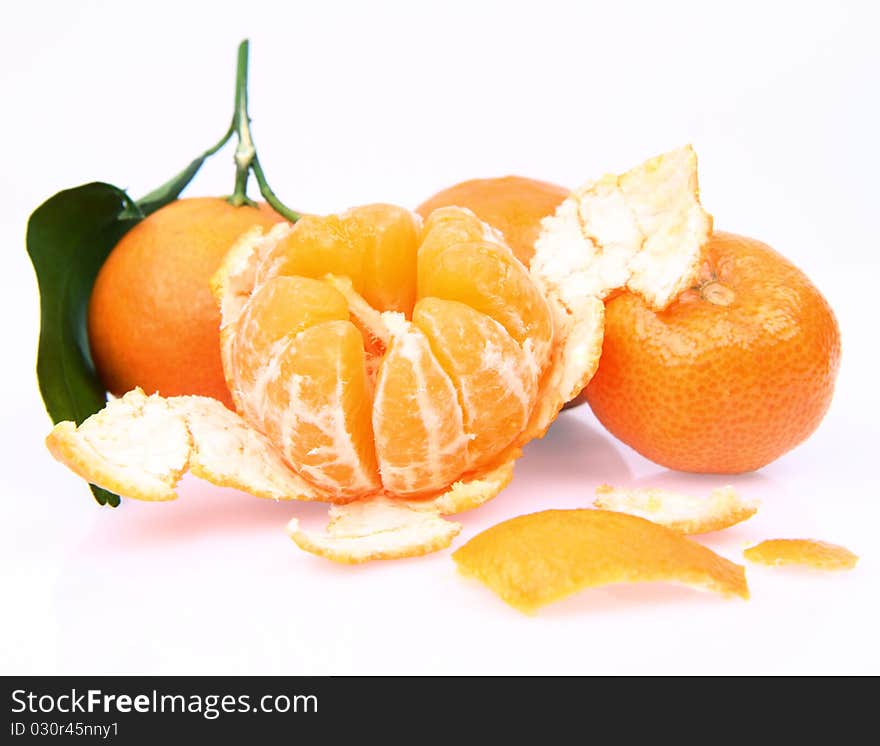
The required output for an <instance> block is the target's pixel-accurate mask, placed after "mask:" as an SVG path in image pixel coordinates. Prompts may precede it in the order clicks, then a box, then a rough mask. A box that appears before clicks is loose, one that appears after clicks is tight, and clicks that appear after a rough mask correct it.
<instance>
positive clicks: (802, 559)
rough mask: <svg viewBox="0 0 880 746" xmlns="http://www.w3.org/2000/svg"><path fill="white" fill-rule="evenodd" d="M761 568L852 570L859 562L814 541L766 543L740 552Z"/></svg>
mask: <svg viewBox="0 0 880 746" xmlns="http://www.w3.org/2000/svg"><path fill="white" fill-rule="evenodd" d="M743 556H745V558H746V559H747V560H749V562H757V563H759V564H762V565H771V566H780V565H802V566H804V567H813V568H815V569H817V570H852V569H853V568H854V567H855V566H856V563H857V562H858V561H859V558H858V556H857V555H855V554H853V553H852V552H851V551H849V549H846V548H844V547H841V546H838V545H837V544H829V543H828V542H827V541H816V540H815V539H769V540H767V541H762V542H761V543H760V544H756V545H755V546H753V547H749V548H748V549H746V550H745V552H743Z"/></svg>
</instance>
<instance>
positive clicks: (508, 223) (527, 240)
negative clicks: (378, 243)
mask: <svg viewBox="0 0 880 746" xmlns="http://www.w3.org/2000/svg"><path fill="white" fill-rule="evenodd" d="M568 194H569V190H568V189H565V188H564V187H561V186H557V185H556V184H550V183H548V182H546V181H537V180H536V179H527V178H525V177H522V176H503V177H498V178H493V179H471V180H470V181H462V182H461V183H459V184H454V185H453V186H451V187H449V188H448V189H444V190H443V191H441V192H437V194H435V195H434V196H433V197H430V198H428V199H427V200H425V201H424V202H423V203H422V204H421V205H419V206H418V207H417V208H416V212H418V213H419V214H420V215H421V216H422V217H423V218H427V217H428V215H430V214H431V213H432V212H433V211H434V210H436V209H437V208H439V207H449V206H458V207H466V208H468V209H469V210H472V211H473V213H474V214H475V215H476V216H477V217H478V218H480V220H482V221H484V222H486V223H488V224H489V225H491V226H492V227H494V228H496V229H497V230H498V231H499V232H500V233H501V235H502V236H503V237H504V240H505V241H506V243H507V245H508V246H510V248H511V249H513V253H514V254H516V257H517V259H519V260H520V261H521V262H522V263H523V264H525V265H528V264H529V262H530V261H531V259H532V255H533V254H534V253H535V248H534V247H535V240H536V239H537V238H538V233H539V231H540V229H541V219H542V218H544V217H546V216H547V215H551V214H552V213H553V211H554V210H555V209H556V208H557V206H558V205H559V204H560V203H561V202H562V200H564V199H565V198H566V197H567V196H568Z"/></svg>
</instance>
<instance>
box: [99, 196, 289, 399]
mask: <svg viewBox="0 0 880 746" xmlns="http://www.w3.org/2000/svg"><path fill="white" fill-rule="evenodd" d="M281 220H283V218H282V217H281V216H280V215H278V214H276V213H275V212H274V211H272V209H271V208H270V207H268V205H265V204H260V205H259V206H258V207H249V206H243V207H233V206H232V205H231V204H229V203H228V202H227V201H226V200H225V199H223V198H220V197H199V198H190V199H181V200H177V201H175V202H172V203H171V204H169V205H167V206H165V207H163V208H161V209H159V210H157V211H156V212H155V213H153V214H152V215H150V216H149V217H147V218H145V219H144V220H142V221H141V222H140V223H138V224H137V225H136V226H135V227H134V228H132V229H131V230H130V231H129V232H128V233H126V234H125V236H123V238H122V240H120V241H119V243H118V244H117V245H116V246H115V247H114V249H113V251H112V252H111V254H110V256H109V257H108V258H107V261H106V262H105V263H104V265H103V267H102V268H101V271H100V272H99V273H98V277H97V280H96V281H95V287H94V290H93V291H92V297H91V301H90V303H89V311H88V329H89V342H90V345H91V352H92V357H93V359H94V361H95V365H96V367H97V370H98V374H99V375H100V377H101V379H102V380H103V382H104V384H105V385H106V386H107V388H108V389H109V390H110V391H111V392H112V393H114V394H117V395H121V394H124V393H125V392H126V391H129V390H130V389H133V388H135V387H136V386H139V387H141V388H142V389H144V391H146V392H147V393H152V392H159V393H161V394H163V395H166V396H172V395H178V394H202V395H205V396H211V397H214V398H215V399H219V400H220V401H222V402H223V403H225V404H227V406H231V403H232V402H231V399H230V396H229V391H228V389H227V387H226V382H225V379H224V377H223V368H222V366H221V364H220V346H219V327H220V313H219V311H218V310H217V304H216V303H215V301H214V298H213V297H212V295H211V288H210V284H209V281H210V278H211V276H212V275H213V274H214V272H216V271H217V268H218V267H219V266H220V263H221V261H222V260H223V257H224V256H225V254H226V252H227V251H228V249H229V247H230V246H231V245H232V244H233V243H234V242H235V240H236V239H237V238H238V237H239V235H241V234H242V233H243V232H244V231H246V230H247V229H248V228H250V227H251V226H253V225H261V226H264V227H266V228H268V227H270V226H272V225H274V224H275V223H278V222H279V221H281Z"/></svg>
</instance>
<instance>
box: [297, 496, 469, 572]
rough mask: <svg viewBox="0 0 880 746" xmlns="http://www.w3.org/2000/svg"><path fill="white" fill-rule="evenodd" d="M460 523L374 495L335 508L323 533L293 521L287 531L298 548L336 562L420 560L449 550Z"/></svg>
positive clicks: (409, 503) (410, 505) (412, 504)
mask: <svg viewBox="0 0 880 746" xmlns="http://www.w3.org/2000/svg"><path fill="white" fill-rule="evenodd" d="M459 531H461V524H459V523H454V522H453V521H447V520H446V519H444V518H441V517H440V515H439V514H438V513H437V511H436V510H432V509H430V508H427V509H422V508H420V506H419V504H418V503H412V502H406V501H403V500H395V499H393V498H388V497H374V498H369V499H367V500H356V501H354V502H350V503H347V504H345V505H333V506H332V507H331V508H330V512H329V522H328V524H327V527H326V529H325V530H324V531H322V532H314V531H304V530H303V529H301V528H300V526H299V521H298V520H297V519H296V518H293V519H292V520H291V521H290V523H288V524H287V533H288V535H289V536H290V538H291V539H293V541H294V542H295V543H296V545H297V546H298V547H299V548H300V549H304V550H305V551H307V552H311V553H312V554H317V555H320V556H321V557H326V558H327V559H330V560H334V561H336V562H344V563H347V564H357V563H360V562H367V561H369V560H377V559H400V558H401V557H416V556H419V555H422V554H428V553H429V552H435V551H437V550H438V549H444V548H445V547H448V546H449V545H450V544H451V543H452V540H453V539H454V538H455V537H456V536H457V535H458V532H459Z"/></svg>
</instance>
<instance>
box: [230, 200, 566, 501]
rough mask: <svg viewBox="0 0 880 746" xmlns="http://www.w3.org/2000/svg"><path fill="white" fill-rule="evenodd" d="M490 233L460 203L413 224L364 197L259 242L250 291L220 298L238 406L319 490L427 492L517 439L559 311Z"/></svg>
mask: <svg viewBox="0 0 880 746" xmlns="http://www.w3.org/2000/svg"><path fill="white" fill-rule="evenodd" d="M282 234H283V235H282ZM462 236H467V237H468V238H469V239H472V240H469V241H466V242H461V241H459V239H460V238H461V237H462ZM484 236H490V237H492V236H491V234H489V233H487V229H486V227H485V226H484V225H482V224H481V223H480V221H479V220H477V218H476V217H474V215H473V214H472V213H469V212H465V211H463V210H457V209H455V210H450V209H447V210H446V211H445V212H444V213H441V214H440V215H438V216H437V217H436V218H434V219H429V220H428V221H427V223H426V225H425V228H424V231H422V230H421V226H420V224H419V221H418V218H417V216H415V215H414V214H413V213H411V212H409V211H408V210H404V209H402V208H398V207H395V206H392V205H369V206H365V207H359V208H354V209H352V210H349V211H347V212H346V213H343V214H340V215H329V216H323V217H321V216H306V217H304V218H302V219H301V220H300V221H299V222H298V223H297V224H296V225H294V226H291V227H289V228H287V229H282V230H280V231H278V232H277V237H275V238H270V239H266V240H264V241H263V243H262V244H261V245H260V246H259V247H258V248H257V250H256V252H257V253H256V255H255V266H254V274H253V278H254V279H253V285H252V287H251V288H250V291H249V293H248V295H247V297H245V298H242V300H243V303H242V304H241V306H240V308H238V309H237V310H232V309H231V308H229V307H226V308H224V312H223V331H222V339H223V365H224V370H225V372H226V375H227V379H228V382H229V387H230V389H231V391H232V394H233V398H234V400H235V402H236V406H237V409H238V411H239V412H241V413H242V415H243V416H244V417H245V419H247V420H249V421H250V422H251V423H252V424H253V425H254V426H255V427H256V428H258V429H259V430H261V431H262V432H264V433H266V435H267V436H268V437H269V438H270V440H272V441H273V442H275V443H277V444H279V446H280V447H281V449H282V452H283V454H284V456H285V458H286V460H287V462H288V463H289V464H291V465H295V467H296V469H297V470H298V471H299V472H300V473H301V474H302V475H303V476H304V477H306V478H307V479H308V480H309V481H310V482H312V483H313V484H314V485H315V486H316V488H318V489H320V490H322V491H324V492H325V493H326V495H327V498H328V499H329V500H332V501H341V502H345V501H348V500H351V499H354V498H358V497H364V496H366V495H371V494H376V493H379V492H384V493H388V494H393V495H401V496H419V495H430V494H432V493H436V492H438V491H442V490H444V489H445V488H446V487H448V486H449V485H451V484H452V483H454V482H455V481H456V480H457V479H459V478H460V477H461V476H462V475H464V474H468V473H472V472H474V471H475V470H478V469H481V468H484V467H486V466H487V465H492V464H494V463H496V460H497V458H498V457H499V456H501V455H502V454H503V453H504V452H505V451H506V449H507V448H508V447H509V446H511V445H515V444H519V442H520V439H521V436H522V434H523V433H524V432H525V430H526V426H527V424H528V422H529V417H530V415H531V413H532V409H533V406H534V402H535V397H536V395H537V387H538V376H539V375H540V373H541V372H542V371H543V370H544V369H545V367H546V365H547V362H548V360H549V357H550V347H551V344H552V339H553V321H552V317H551V312H550V308H549V306H548V304H547V301H546V300H545V298H544V297H543V295H542V294H541V292H540V291H539V289H538V287H537V286H536V284H535V283H534V282H533V280H532V278H531V277H530V275H529V273H528V270H527V269H526V268H525V267H524V266H523V265H522V264H520V263H519V262H518V261H517V260H516V259H515V258H514V256H513V254H512V252H511V251H510V249H509V248H508V247H507V246H505V245H504V244H502V243H500V242H496V241H492V240H488V238H484ZM382 267H388V268H390V269H389V271H383V270H382V269H381V268H382ZM377 268H380V269H378V270H377ZM224 281H228V279H227V280H224ZM225 292H227V291H224V290H223V289H220V295H221V297H222V296H223V295H224V293H225Z"/></svg>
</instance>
